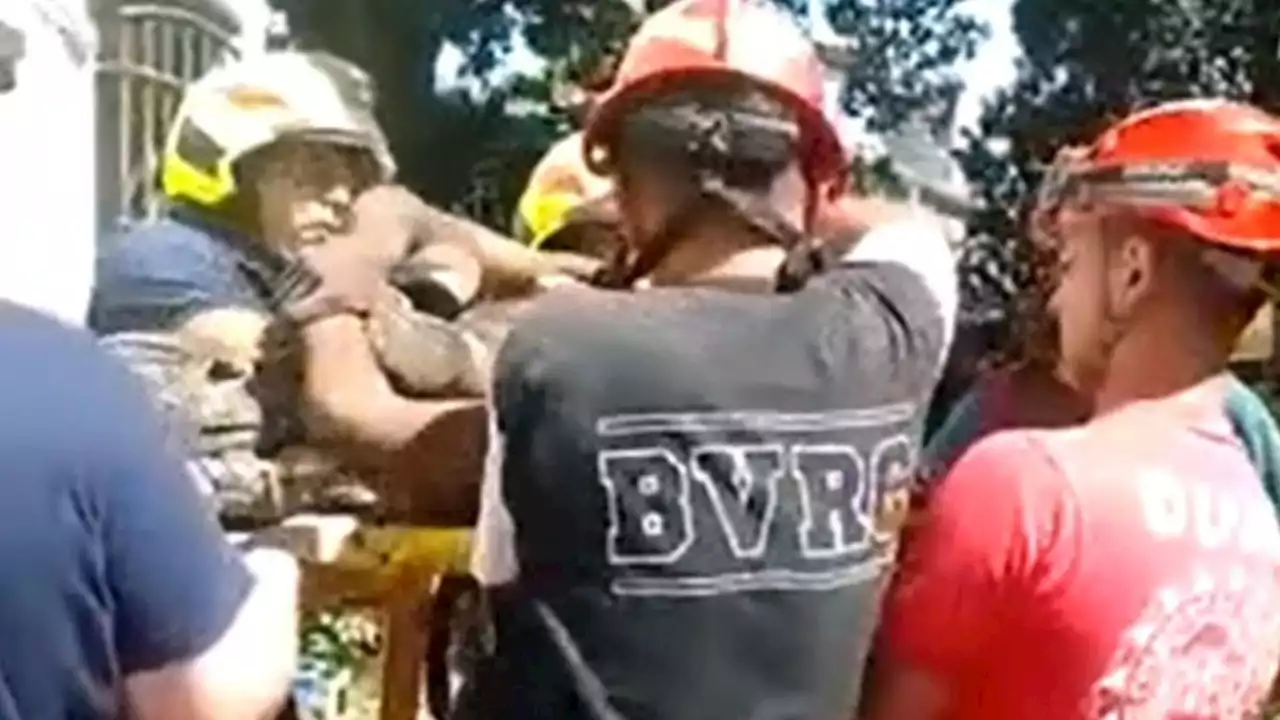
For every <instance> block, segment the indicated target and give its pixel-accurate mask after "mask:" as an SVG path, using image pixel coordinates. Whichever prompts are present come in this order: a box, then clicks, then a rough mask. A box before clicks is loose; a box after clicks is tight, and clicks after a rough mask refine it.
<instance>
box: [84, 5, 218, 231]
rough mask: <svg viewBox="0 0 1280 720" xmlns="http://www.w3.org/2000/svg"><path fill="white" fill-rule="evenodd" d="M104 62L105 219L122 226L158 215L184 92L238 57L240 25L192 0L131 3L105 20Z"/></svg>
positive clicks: (100, 71)
mask: <svg viewBox="0 0 1280 720" xmlns="http://www.w3.org/2000/svg"><path fill="white" fill-rule="evenodd" d="M105 24H106V25H107V26H108V27H109V28H110V31H109V32H104V42H103V45H102V54H101V56H100V57H99V59H98V65H97V72H98V83H99V85H98V89H99V103H100V122H101V123H103V125H104V127H103V128H102V131H101V132H100V134H99V138H100V142H101V143H103V144H104V145H106V147H103V148H102V149H101V150H100V152H101V166H100V168H99V172H100V177H101V179H102V181H103V182H102V183H101V198H100V203H101V205H100V209H99V221H100V222H101V223H102V224H103V225H105V226H108V227H110V226H117V227H118V226H120V225H121V224H128V223H133V222H138V221H142V220H148V219H152V218H154V217H156V215H157V214H158V212H159V210H160V207H161V202H160V200H161V198H160V188H159V184H158V182H157V181H158V177H157V171H158V168H159V160H160V154H161V152H162V150H163V147H164V141H165V137H166V135H167V133H168V130H169V126H170V124H171V123H172V122H173V117H174V114H175V113H176V112H177V109H178V104H179V102H180V101H181V98H182V92H183V90H184V89H185V88H186V86H187V84H188V83H190V82H191V81H193V80H195V79H197V78H199V77H200V76H201V75H203V74H204V73H206V72H207V71H208V70H209V69H211V68H212V67H213V66H214V65H215V64H216V63H219V62H222V61H224V60H225V59H227V58H231V57H235V56H236V55H237V50H236V48H235V46H234V45H233V39H234V33H235V31H236V28H235V27H234V26H232V25H231V24H229V23H227V22H225V18H224V16H222V15H221V13H220V11H219V9H218V8H216V7H214V6H213V5H210V7H209V8H208V12H204V13H202V12H200V10H199V9H198V7H195V4H194V3H192V2H186V3H184V4H183V6H181V7H179V6H177V5H171V4H164V3H156V2H152V3H125V4H124V5H122V6H120V7H118V8H116V10H115V11H114V17H109V18H106V19H105Z"/></svg>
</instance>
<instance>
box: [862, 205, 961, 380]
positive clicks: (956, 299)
mask: <svg viewBox="0 0 1280 720" xmlns="http://www.w3.org/2000/svg"><path fill="white" fill-rule="evenodd" d="M843 264H844V265H845V266H846V267H858V266H862V267H875V266H877V265H883V264H887V265H893V266H896V267H899V268H903V269H905V270H907V271H908V272H909V273H910V274H911V275H912V276H914V278H915V279H916V281H917V283H919V284H920V286H921V288H922V289H923V295H924V297H925V298H926V299H927V300H928V302H927V303H924V304H920V305H921V307H920V308H919V312H920V314H921V315H922V316H923V317H921V318H920V320H921V321H922V322H926V323H932V324H937V325H938V326H939V328H940V330H941V337H942V342H941V344H940V346H939V347H938V348H937V363H938V367H939V368H941V367H942V364H943V362H944V361H945V360H946V357H947V353H948V351H949V350H950V348H951V341H952V339H953V338H954V336H955V324H956V315H957V313H958V312H959V304H960V289H959V285H960V282H959V275H958V273H957V270H956V258H955V253H954V251H953V250H952V249H951V244H950V243H949V242H947V236H946V232H945V230H944V229H943V227H942V225H941V224H940V223H939V222H937V221H935V220H933V219H932V218H928V217H920V218H912V219H909V220H900V221H898V222H894V223H888V224H886V225H884V226H881V227H878V228H874V229H872V230H871V231H870V232H868V233H867V234H866V235H865V236H863V237H862V239H860V240H859V241H858V242H857V244H855V245H854V246H853V248H852V249H851V250H850V251H849V252H848V254H846V255H845V257H844V258H843ZM885 290H886V291H888V292H891V293H895V294H899V293H902V292H909V291H910V287H909V286H908V287H907V288H885ZM906 304H907V305H908V306H914V305H917V304H919V303H906Z"/></svg>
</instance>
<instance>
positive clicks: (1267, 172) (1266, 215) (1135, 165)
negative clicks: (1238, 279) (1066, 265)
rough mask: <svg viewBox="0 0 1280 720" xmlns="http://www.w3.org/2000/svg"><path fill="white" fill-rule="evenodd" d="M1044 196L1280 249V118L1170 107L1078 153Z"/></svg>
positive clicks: (1228, 243) (1229, 243)
mask: <svg viewBox="0 0 1280 720" xmlns="http://www.w3.org/2000/svg"><path fill="white" fill-rule="evenodd" d="M1047 185H1049V186H1050V187H1049V188H1047V192H1046V193H1044V194H1043V196H1042V197H1044V198H1045V199H1046V200H1047V204H1050V205H1053V204H1056V200H1057V199H1061V196H1063V195H1065V194H1066V193H1068V192H1070V193H1077V192H1078V193H1080V194H1081V197H1082V198H1083V199H1084V200H1085V201H1086V202H1092V203H1097V204H1099V205H1123V206H1130V207H1132V208H1134V209H1136V210H1137V211H1138V212H1139V213H1140V214H1141V215H1142V216H1144V217H1149V218H1152V219H1154V220H1156V221H1158V222H1161V223H1163V224H1167V225H1171V226H1174V227H1178V228H1182V229H1183V230H1186V231H1187V232H1189V233H1191V234H1193V235H1195V236H1197V237H1199V238H1202V239H1203V240H1205V241H1206V242H1210V243H1214V244H1217V245H1220V246H1225V247H1226V248H1230V249H1236V250H1244V251H1251V252H1266V253H1270V252H1276V251H1280V118H1276V117H1274V116H1272V115H1270V114H1268V113H1266V112H1264V111H1262V110H1260V109H1258V108H1255V107H1252V106H1250V105H1245V104H1242V103H1235V102H1229V101H1225V100H1185V101H1179V102H1170V103H1165V104H1162V105H1158V106H1156V107H1153V108H1150V109H1148V110H1144V111H1142V112H1138V113H1135V114H1133V115H1131V116H1129V117H1127V118H1125V119H1124V120H1121V121H1120V122H1118V123H1116V124H1115V125H1113V126H1112V127H1110V128H1109V129H1107V130H1106V131H1105V132H1103V133H1102V135H1101V136H1099V137H1098V139H1097V140H1096V141H1094V143H1093V144H1092V145H1091V146H1089V148H1087V149H1086V150H1085V151H1084V152H1077V153H1073V154H1070V155H1069V156H1068V157H1067V158H1066V160H1065V167H1060V168H1058V171H1057V172H1056V173H1053V176H1052V177H1051V178H1050V180H1049V181H1048V183H1047Z"/></svg>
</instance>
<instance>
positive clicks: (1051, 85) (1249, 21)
mask: <svg viewBox="0 0 1280 720" xmlns="http://www.w3.org/2000/svg"><path fill="white" fill-rule="evenodd" d="M1013 20H1014V31H1015V33H1016V35H1017V38H1018V41H1019V44H1020V45H1021V48H1022V53H1023V58H1022V60H1021V61H1020V63H1019V66H1018V74H1017V80H1016V82H1015V83H1014V85H1013V86H1012V87H1011V88H1009V89H1008V90H1006V91H1004V92H1001V93H999V94H998V95H996V96H995V97H994V98H993V99H992V100H991V101H990V102H989V103H988V105H987V107H986V109H985V112H984V114H983V117H982V120H981V123H980V127H979V128H978V132H977V133H975V135H974V136H973V137H971V138H969V142H968V143H967V147H966V148H965V150H964V152H963V153H962V161H963V162H964V165H965V169H966V172H968V174H969V176H970V179H971V180H972V181H973V182H974V183H975V185H976V186H977V190H978V191H979V194H980V197H981V199H982V201H983V203H984V206H985V207H984V209H983V211H982V212H980V213H979V214H978V216H977V217H976V218H975V219H974V222H973V223H972V224H971V230H972V233H971V239H970V248H969V253H968V255H969V256H970V257H969V260H970V263H971V264H972V265H974V266H980V267H990V266H992V265H993V263H992V262H990V260H991V258H997V259H1000V258H1006V257H1007V250H1008V248H1009V246H1010V239H1011V238H1014V237H1016V235H1017V234H1018V233H1019V232H1020V231H1021V226H1022V215H1023V213H1024V211H1025V209H1026V203H1027V201H1028V200H1029V198H1030V196H1031V192H1032V190H1033V189H1034V188H1035V186H1036V184H1037V182H1038V181H1039V177H1040V174H1041V172H1042V170H1043V168H1044V164H1045V163H1047V162H1048V161H1049V160H1051V159H1052V157H1053V154H1054V153H1055V152H1056V150H1057V149H1058V148H1060V147H1062V146H1063V145H1067V144H1071V143H1079V142H1086V141H1087V140H1088V139H1090V138H1091V137H1092V136H1094V135H1095V134H1096V133H1097V132H1099V131H1100V129H1101V128H1102V127H1104V126H1105V125H1107V124H1108V123H1109V122H1111V121H1113V120H1115V119H1117V118H1119V117H1122V116H1123V115H1125V114H1127V113H1129V112H1131V111H1133V110H1135V109H1138V108H1141V107H1144V106H1147V105H1150V104H1153V103H1155V102H1159V101H1162V100H1170V99H1176V98H1183V97H1189V96H1206V97H1207V96H1219V97H1230V98H1236V99H1242V100H1249V101H1252V102H1256V103H1258V104H1260V105H1262V106H1264V107H1268V108H1271V109H1280V59H1278V57H1277V52H1278V51H1280V3H1275V2H1261V1H1257V0H1127V1H1126V2H1120V3H1116V2H1102V1H1101V0H1015V2H1014V4H1013ZM995 264H996V265H999V264H1000V262H997V263H995Z"/></svg>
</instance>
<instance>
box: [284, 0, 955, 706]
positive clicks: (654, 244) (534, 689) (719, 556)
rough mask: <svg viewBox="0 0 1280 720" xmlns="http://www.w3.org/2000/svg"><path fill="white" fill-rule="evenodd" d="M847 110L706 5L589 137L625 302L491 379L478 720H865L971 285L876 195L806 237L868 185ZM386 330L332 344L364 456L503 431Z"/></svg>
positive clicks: (682, 11)
mask: <svg viewBox="0 0 1280 720" xmlns="http://www.w3.org/2000/svg"><path fill="white" fill-rule="evenodd" d="M822 92H823V86H822V76H821V68H820V66H819V63H818V60H817V58H816V57H815V54H814V49H813V47H812V46H811V44H810V43H809V42H808V40H807V39H806V38H805V37H804V35H803V33H802V32H801V31H800V30H798V29H797V28H796V26H795V25H794V24H793V21H792V19H791V18H790V16H789V15H788V14H787V13H786V12H785V11H783V10H780V9H776V8H773V7H771V6H769V5H767V4H766V3H762V2H752V1H750V0H732V1H731V2H721V1H719V0H681V1H680V2H676V3H673V4H671V5H669V6H667V7H666V8H665V9H663V10H661V11H659V12H657V13H656V14H655V15H653V16H652V17H651V18H649V19H648V20H647V21H646V22H645V23H644V24H643V26H642V27H641V29H640V30H639V31H638V32H637V34H636V35H635V37H634V38H633V39H632V41H631V43H630V46H629V48H628V50H627V53H626V55H625V59H624V60H623V61H622V63H621V69H620V72H619V75H618V78H617V82H616V83H615V85H614V87H613V88H612V89H611V91H610V92H609V93H608V94H607V95H606V96H605V97H603V98H602V100H601V103H600V105H599V107H597V108H596V110H595V112H594V113H593V115H592V118H591V121H590V123H589V124H588V126H587V128H586V130H585V135H584V142H585V144H586V147H585V152H586V156H587V157H588V158H592V162H593V169H594V170H595V171H596V172H599V173H600V174H602V175H605V176H607V177H609V178H610V180H611V181H613V182H614V183H616V185H617V188H618V199H619V206H620V208H621V210H622V218H623V229H624V233H623V235H624V237H625V238H627V245H626V246H625V250H626V252H625V253H622V252H620V253H615V255H614V256H613V257H612V258H611V264H610V265H609V266H608V267H607V268H606V270H605V271H604V272H602V273H600V274H599V276H598V277H597V278H596V279H595V281H596V284H598V285H601V286H603V287H604V288H608V289H603V288H602V289H586V288H580V287H566V288H559V289H553V290H551V291H550V292H549V293H547V294H546V295H544V296H542V297H541V298H539V299H537V300H535V301H534V302H533V303H532V305H531V307H529V308H528V309H527V310H526V311H525V313H524V314H523V315H522V316H521V317H520V319H519V322H517V323H516V324H515V326H514V328H513V329H512V330H511V334H510V335H509V336H508V338H507V340H506V342H505V344H504V345H503V346H502V349H501V350H500V352H499V356H498V358H497V361H496V363H495V366H494V369H493V372H492V376H493V385H492V388H491V392H490V396H489V403H490V406H491V408H490V412H489V415H488V419H489V421H490V422H491V425H492V430H491V432H490V434H489V441H488V462H487V463H486V466H485V486H484V489H483V495H482V498H481V501H482V504H481V514H480V520H479V523H478V526H477V534H476V538H475V543H476V549H475V557H474V572H475V574H476V576H477V578H478V579H479V581H480V582H481V584H482V585H484V586H485V587H486V588H487V595H488V599H489V604H490V606H491V608H492V611H493V620H494V624H495V630H496V636H495V640H496V642H495V646H494V651H493V654H492V656H491V657H489V658H487V660H486V661H485V662H484V663H483V664H482V665H483V667H482V668H481V670H480V672H479V673H478V675H477V677H476V678H475V683H474V692H473V693H471V697H470V699H469V701H468V702H466V703H464V704H463V709H461V710H460V711H459V716H461V717H482V718H513V717H533V716H538V717H558V718H579V717H582V718H606V717H662V718H669V719H671V720H680V719H681V718H697V719H698V720H715V719H716V718H734V719H738V718H743V717H753V716H759V715H762V714H768V715H786V716H788V717H803V718H815V719H816V718H832V719H834V718H847V717H849V715H850V713H852V711H853V709H854V706H855V704H856V701H857V698H858V687H857V683H856V682H855V678H856V677H857V675H858V673H857V669H858V668H860V667H861V663H862V660H863V657H864V655H865V653H866V651H867V647H868V644H869V640H870V634H871V632H872V629H873V627H874V625H875V620H876V616H877V607H878V600H879V596H880V591H881V590H882V587H883V583H884V581H885V578H886V575H887V571H888V567H889V563H890V561H891V558H892V556H893V547H894V537H895V535H896V532H895V528H896V526H897V524H898V523H899V522H900V520H901V513H900V512H896V510H897V509H898V503H900V502H901V499H902V496H903V494H904V490H903V489H904V488H905V487H906V483H907V482H908V480H909V476H910V473H911V465H912V462H913V459H914V457H915V451H916V442H917V441H918V432H919V426H920V424H921V422H922V420H923V412H924V407H925V405H926V401H927V398H928V395H929V393H930V392H931V391H932V388H933V384H934V382H935V380H936V378H937V375H938V372H939V370H940V367H941V363H942V359H943V357H944V356H945V354H946V348H947V344H948V338H949V336H950V332H951V329H950V328H951V324H952V319H953V317H954V313H955V305H956V278H955V267H954V262H953V258H952V257H951V254H950V249H949V247H948V245H947V243H946V241H945V239H944V237H943V232H942V229H941V227H940V226H939V225H938V224H937V223H936V222H934V221H933V220H932V219H930V218H924V217H921V216H918V215H916V214H915V213H914V211H913V210H911V209H909V208H905V207H902V206H899V205H894V204H891V203H887V202H879V201H871V200H860V199H856V198H848V199H847V200H846V201H845V203H844V209H843V210H842V212H841V213H839V217H841V218H842V219H843V222H842V223H841V224H840V227H839V232H838V233H836V237H830V238H822V239H819V238H814V237H810V236H809V235H807V231H808V230H809V229H810V228H811V227H812V226H813V223H814V221H815V218H816V216H817V215H818V214H819V211H820V210H824V209H825V208H824V207H823V206H824V203H825V202H826V199H827V197H828V196H827V194H826V193H827V190H828V189H829V188H831V187H833V186H835V185H837V184H838V176H840V175H841V174H842V173H843V170H844V168H845V162H844V159H843V157H842V155H843V151H842V148H841V144H840V142H839V140H838V139H837V136H836V134H835V131H834V129H833V128H832V127H831V125H830V123H829V122H828V120H827V119H826V118H825V117H824V115H823V113H822V109H821V108H822V106H823V103H822ZM338 250H339V247H338V246H337V245H334V246H332V247H330V246H323V247H319V248H316V249H315V252H314V253H310V254H309V255H308V260H307V262H308V267H309V268H310V269H311V270H312V271H313V272H314V273H315V274H316V275H317V276H319V277H320V278H322V280H323V279H324V278H327V277H328V276H329V273H331V272H333V270H334V268H339V267H344V266H347V263H348V262H349V260H348V259H347V258H346V257H340V256H339V253H338ZM827 255H829V256H831V257H832V258H834V262H832V263H831V267H829V268H826V267H824V263H823V262H822V261H820V258H819V256H824V257H825V256H827ZM818 271H821V272H818ZM325 282H327V281H325ZM322 284H323V283H322ZM337 285H338V283H337V282H336V281H335V282H333V283H332V284H331V287H335V288H336V287H337ZM632 287H637V288H643V287H652V288H653V289H652V290H637V291H636V292H634V293H633V292H629V290H630V289H631V288H632ZM358 333H359V321H358V318H354V317H350V316H345V317H344V316H343V315H341V314H337V315H333V316H330V317H327V318H325V319H323V320H318V321H316V322H313V323H311V324H309V325H308V326H307V327H306V328H305V329H304V330H303V334H304V337H305V338H306V341H307V342H308V343H309V344H310V346H311V347H312V348H321V347H326V348H331V349H332V348H339V347H344V348H348V352H347V360H349V361H350V362H348V363H346V364H342V365H339V364H337V363H336V362H332V358H333V355H331V354H330V353H328V352H312V353H310V354H309V356H308V357H309V358H311V360H312V362H313V363H315V365H314V366H313V370H314V371H316V372H319V371H320V370H321V369H322V368H320V367H318V365H319V364H320V363H325V362H329V363H330V368H329V370H331V371H332V372H334V374H335V376H340V377H341V379H342V380H345V385H341V386H339V385H336V384H335V385H332V386H329V387H328V392H327V393H326V394H327V398H325V399H324V401H325V402H327V404H328V406H329V407H330V408H331V410H332V412H333V413H334V414H335V415H340V416H342V417H344V418H346V421H347V424H348V426H349V427H350V428H352V432H353V433H363V436H364V437H365V438H366V441H367V442H368V443H369V444H370V445H377V444H383V445H386V446H389V447H399V446H400V445H401V444H402V443H413V442H422V443H432V442H443V440H439V439H438V438H440V437H443V435H442V434H441V433H442V428H443V425H442V422H441V416H442V415H444V416H446V417H447V418H448V419H449V420H450V421H451V422H452V423H453V424H454V432H453V433H452V434H450V435H449V437H450V439H452V440H453V441H454V444H459V440H458V439H459V438H462V437H464V436H465V435H466V434H467V433H476V434H482V433H484V430H485V428H484V425H485V413H484V411H483V408H482V407H481V406H480V405H479V404H478V403H475V402H467V401H459V402H458V403H456V405H455V407H454V408H453V410H452V411H450V412H444V411H442V409H441V405H439V404H435V405H426V404H423V403H418V402H414V401H412V400H410V399H407V398H404V397H402V396H399V395H397V394H395V393H394V392H393V390H392V389H391V388H390V387H389V386H388V385H387V384H386V383H385V382H383V381H382V380H381V379H380V377H379V375H378V373H377V372H376V363H375V361H374V358H373V357H372V355H371V354H369V353H368V352H367V351H365V350H363V349H362V348H361V346H360V345H359V344H358V343H354V342H353V339H354V338H356V337H358ZM357 355H362V358H358V357H357ZM339 370H341V372H338V371H339ZM423 428H428V430H426V431H424V430H423ZM432 435H435V436H436V437H437V439H436V440H432V439H431V438H430V437H429V436H432ZM475 470H476V471H479V468H478V467H477V468H475Z"/></svg>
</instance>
